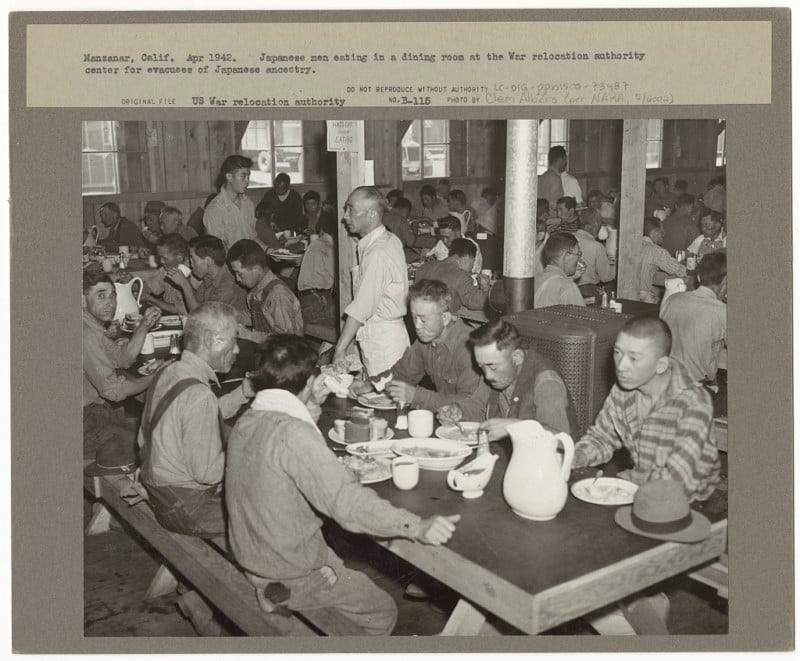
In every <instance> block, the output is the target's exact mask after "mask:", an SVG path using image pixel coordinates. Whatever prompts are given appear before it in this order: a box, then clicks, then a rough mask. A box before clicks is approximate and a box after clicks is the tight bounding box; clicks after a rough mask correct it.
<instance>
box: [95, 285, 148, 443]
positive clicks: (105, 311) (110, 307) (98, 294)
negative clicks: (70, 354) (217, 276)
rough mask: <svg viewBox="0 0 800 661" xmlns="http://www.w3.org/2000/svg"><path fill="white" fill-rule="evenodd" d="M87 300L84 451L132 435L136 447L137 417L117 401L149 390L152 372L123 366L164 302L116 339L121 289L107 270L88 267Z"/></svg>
mask: <svg viewBox="0 0 800 661" xmlns="http://www.w3.org/2000/svg"><path fill="white" fill-rule="evenodd" d="M83 302H84V306H83V452H84V456H86V457H91V456H92V455H93V454H94V452H95V450H97V449H98V448H99V447H100V446H101V445H103V444H104V443H106V442H108V441H111V440H112V439H114V438H116V439H120V438H121V439H124V440H125V441H126V442H127V441H130V444H131V447H133V444H134V439H135V438H136V431H135V423H134V422H133V421H128V420H127V419H126V418H125V416H124V413H123V411H122V409H121V408H119V407H114V406H113V405H112V403H115V404H116V403H119V402H122V401H124V400H125V399H127V398H128V397H131V396H133V395H138V394H139V393H141V392H144V391H145V390H147V386H149V385H150V380H151V378H152V376H141V377H132V376H126V375H124V374H119V373H118V372H117V369H125V368H127V367H130V366H131V365H133V362H134V361H135V360H136V357H137V356H138V355H139V352H140V351H141V350H142V346H143V345H144V340H145V337H147V333H148V331H149V330H150V329H151V328H152V327H153V326H154V325H155V324H156V322H157V321H158V318H159V317H160V315H161V313H160V312H159V311H158V308H148V309H147V310H145V312H144V314H143V315H142V321H141V323H140V324H139V326H138V327H137V328H136V330H135V331H134V332H133V335H131V337H130V339H129V340H119V341H114V339H112V337H111V336H112V335H114V334H115V333H116V332H117V331H118V330H119V329H118V326H117V327H116V328H113V327H114V326H116V324H114V322H113V319H114V314H115V312H116V310H117V291H116V288H115V286H114V281H113V280H112V279H111V278H110V277H109V275H108V274H107V273H104V272H103V271H91V270H90V271H86V272H84V274H83ZM107 324H112V328H113V330H112V329H109V330H106V325H107Z"/></svg>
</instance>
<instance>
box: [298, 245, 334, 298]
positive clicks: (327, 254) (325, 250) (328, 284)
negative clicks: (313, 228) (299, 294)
mask: <svg viewBox="0 0 800 661" xmlns="http://www.w3.org/2000/svg"><path fill="white" fill-rule="evenodd" d="M335 248H336V247H335V246H334V243H333V237H332V236H331V235H330V234H322V235H321V236H320V237H319V238H318V239H317V240H316V241H312V242H311V243H309V244H308V250H306V254H305V255H303V261H302V262H301V264H300V273H299V274H298V276H297V290H298V291H304V290H306V289H332V288H333V280H334V277H335V273H334V271H335V269H334V264H335V255H334V252H335Z"/></svg>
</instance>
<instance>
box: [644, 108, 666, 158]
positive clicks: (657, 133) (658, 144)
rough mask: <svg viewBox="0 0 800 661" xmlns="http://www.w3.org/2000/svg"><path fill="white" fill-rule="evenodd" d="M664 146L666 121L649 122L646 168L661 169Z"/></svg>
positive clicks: (655, 120) (654, 120) (651, 120)
mask: <svg viewBox="0 0 800 661" xmlns="http://www.w3.org/2000/svg"><path fill="white" fill-rule="evenodd" d="M663 145H664V120H663V119H648V120H647V161H646V163H647V164H646V166H645V167H646V168H647V169H648V170H649V169H651V168H660V167H661V148H662V147H663Z"/></svg>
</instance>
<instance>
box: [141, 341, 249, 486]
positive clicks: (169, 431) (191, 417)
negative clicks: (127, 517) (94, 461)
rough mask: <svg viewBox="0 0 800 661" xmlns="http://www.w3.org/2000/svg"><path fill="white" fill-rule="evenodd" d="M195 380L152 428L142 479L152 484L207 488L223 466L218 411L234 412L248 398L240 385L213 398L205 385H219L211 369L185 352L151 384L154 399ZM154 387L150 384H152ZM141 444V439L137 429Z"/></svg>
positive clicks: (215, 481) (217, 478) (217, 479)
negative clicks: (179, 385) (177, 385)
mask: <svg viewBox="0 0 800 661" xmlns="http://www.w3.org/2000/svg"><path fill="white" fill-rule="evenodd" d="M189 378H194V379H199V380H200V381H201V382H202V384H200V383H198V384H195V385H192V386H190V387H189V388H187V389H186V390H184V391H183V392H182V393H181V394H180V395H178V396H177V397H176V398H175V400H174V401H173V402H172V404H170V406H169V407H168V408H167V410H166V411H165V412H164V415H163V416H162V417H161V420H160V421H159V422H158V424H157V425H156V426H155V428H154V429H153V431H152V436H151V445H150V447H149V448H148V452H147V453H146V456H147V461H146V462H145V464H144V465H143V466H142V480H143V481H145V482H146V483H147V484H150V485H152V486H155V487H163V486H174V487H185V488H189V489H206V488H208V487H209V486H212V485H215V484H219V483H220V482H221V481H222V477H223V474H224V469H225V453H224V451H223V449H222V438H220V429H219V415H218V412H219V413H222V417H223V418H230V417H231V416H233V415H235V414H236V412H237V411H238V410H239V408H240V407H241V406H242V405H243V404H244V403H245V402H246V401H247V399H246V398H245V396H244V394H243V393H242V389H241V388H237V389H236V390H234V391H233V392H231V393H228V394H227V395H224V396H223V397H220V398H219V399H217V397H216V396H215V395H214V393H213V392H212V390H211V388H210V387H209V386H208V385H207V384H209V383H214V384H218V381H217V376H216V374H214V370H212V369H211V367H209V365H208V363H206V362H205V361H204V360H203V359H202V358H200V357H199V356H197V355H196V354H194V353H192V352H191V351H188V350H184V351H183V354H182V355H181V359H180V360H178V361H176V362H174V363H172V364H171V365H167V366H166V367H165V368H164V372H163V374H162V375H161V377H160V378H159V379H158V382H157V383H156V384H155V392H149V393H148V396H150V397H154V398H155V399H154V400H153V403H154V404H155V405H158V401H159V399H160V398H161V397H162V396H163V395H164V394H165V393H166V392H167V391H168V390H169V389H170V388H172V386H174V385H175V384H176V383H177V382H178V381H181V380H183V379H189ZM151 388H152V386H151ZM138 442H139V447H142V446H143V445H144V442H145V439H144V434H143V433H142V431H141V430H140V431H139V440H138Z"/></svg>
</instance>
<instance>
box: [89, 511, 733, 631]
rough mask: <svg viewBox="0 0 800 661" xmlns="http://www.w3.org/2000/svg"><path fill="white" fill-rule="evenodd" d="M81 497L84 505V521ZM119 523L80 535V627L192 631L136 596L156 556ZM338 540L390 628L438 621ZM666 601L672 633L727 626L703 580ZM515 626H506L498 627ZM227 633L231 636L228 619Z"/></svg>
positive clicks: (375, 549)
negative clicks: (380, 593)
mask: <svg viewBox="0 0 800 661" xmlns="http://www.w3.org/2000/svg"><path fill="white" fill-rule="evenodd" d="M90 509H91V508H90V506H89V504H88V501H87V502H86V505H85V508H84V518H85V523H87V522H88V520H89V514H90ZM134 535H135V533H130V532H128V531H126V530H124V529H116V530H114V529H112V530H111V531H109V532H106V533H102V534H100V535H95V536H92V537H85V538H84V590H85V592H84V627H85V628H84V633H85V635H86V636H87V637H89V636H178V637H183V636H194V635H195V632H194V629H193V628H192V626H191V624H190V623H189V622H188V620H185V619H184V618H183V617H182V616H181V614H180V613H179V611H178V609H177V607H176V605H175V597H176V595H174V594H171V595H165V596H163V597H159V598H158V599H156V600H154V601H152V602H150V603H144V602H143V601H142V596H143V595H144V593H145V591H146V590H147V587H148V585H149V583H150V580H151V579H152V577H153V575H154V574H155V572H156V570H157V569H158V566H159V562H158V559H157V558H156V556H154V555H151V553H150V552H149V551H148V550H147V549H146V548H143V546H142V545H141V543H140V542H139V541H137V539H136V538H135V537H134ZM337 538H340V539H342V541H341V542H340V543H338V544H337V546H336V549H335V550H336V551H337V553H339V554H340V555H341V556H342V557H343V558H344V559H345V561H346V563H347V564H348V566H350V567H351V568H353V569H358V570H361V571H364V572H365V573H366V574H368V575H369V576H370V578H372V580H374V581H375V583H377V584H378V585H379V586H380V587H381V588H382V589H384V590H386V591H387V592H388V593H389V594H391V595H392V597H394V599H395V601H396V602H397V604H398V607H399V609H400V614H399V619H398V623H397V627H396V628H395V631H394V635H396V636H411V635H420V636H426V635H433V634H436V633H438V632H439V631H441V630H442V628H443V627H444V624H445V621H446V616H445V615H444V614H443V613H440V612H437V611H435V610H433V609H432V608H431V607H430V605H429V604H428V603H427V602H411V601H407V600H404V599H403V598H402V595H403V589H404V586H405V583H406V582H407V580H408V579H409V578H410V576H411V575H412V573H413V568H411V567H409V566H408V565H406V564H405V563H403V562H402V561H400V560H399V559H397V558H395V556H393V555H392V554H390V553H389V552H388V551H386V550H384V549H382V548H381V547H379V546H377V545H376V544H373V543H371V542H369V541H368V540H359V538H358V536H352V535H337ZM661 589H663V590H664V591H665V592H666V593H667V594H668V596H669V598H670V602H671V604H672V607H671V609H670V616H669V621H668V627H669V629H670V631H671V632H672V633H675V634H725V633H727V629H728V617H727V614H726V613H727V611H726V604H725V602H724V601H723V600H720V599H719V598H718V597H717V595H716V592H715V591H714V590H712V589H711V588H707V586H704V585H701V584H699V583H695V582H693V581H689V580H687V579H685V578H676V579H673V580H671V581H668V582H667V583H665V584H662V586H661ZM441 604H442V605H443V606H444V607H446V608H447V607H449V608H452V607H453V606H454V605H455V598H454V597H452V596H449V595H444V596H443V597H442V598H441ZM498 628H500V630H501V631H503V632H504V633H516V632H515V631H514V630H513V629H511V627H508V626H507V625H505V626H503V623H499V627H498ZM228 632H229V635H239V633H238V631H237V630H236V628H235V627H234V626H233V625H229V626H228ZM592 633H593V632H592V630H591V629H590V628H589V627H588V625H586V624H585V623H584V622H582V621H581V620H576V621H574V622H568V623H566V624H564V625H561V626H559V627H557V628H556V629H553V630H552V631H550V632H548V635H592Z"/></svg>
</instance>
